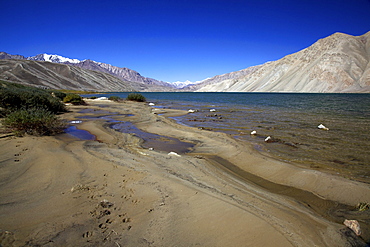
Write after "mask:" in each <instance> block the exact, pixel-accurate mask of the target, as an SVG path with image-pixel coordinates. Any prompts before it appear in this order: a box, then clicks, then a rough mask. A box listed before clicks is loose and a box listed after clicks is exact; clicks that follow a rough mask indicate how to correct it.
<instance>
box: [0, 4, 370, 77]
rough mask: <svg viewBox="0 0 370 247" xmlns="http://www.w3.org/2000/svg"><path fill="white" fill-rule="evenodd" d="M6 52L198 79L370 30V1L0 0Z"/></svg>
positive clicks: (0, 42)
mask: <svg viewBox="0 0 370 247" xmlns="http://www.w3.org/2000/svg"><path fill="white" fill-rule="evenodd" d="M0 9H1V14H0V23H1V25H0V33H1V38H0V51H5V52H8V53H10V54H20V55H24V56H34V55H37V54H40V53H48V54H58V55H62V56H65V57H69V58H77V59H80V60H83V59H92V60H95V61H98V62H104V63H109V64H112V65H115V66H118V67H127V68H130V69H133V70H136V71H138V72H139V73H140V74H141V75H143V76H146V77H151V78H155V79H158V80H163V81H168V82H173V81H185V80H191V81H197V80H202V79H205V78H207V77H212V76H215V75H219V74H224V73H228V72H232V71H237V70H240V69H244V68H247V67H249V66H253V65H258V64H262V63H265V62H267V61H273V60H277V59H280V58H282V57H284V56H285V55H288V54H291V53H294V52H297V51H299V50H301V49H304V48H306V47H308V46H310V45H311V44H313V43H314V42H316V41H317V40H318V39H320V38H324V37H327V36H329V35H331V34H333V33H335V32H343V33H347V34H351V35H355V36H358V35H362V34H364V33H366V32H368V31H370V0H294V1H293V0H276V1H274V0H270V1H266V0H254V1H247V0H244V1H239V0H222V1H221V0H209V1H208V0H189V1H181V0H171V1H169V0H150V1H149V0H131V1H125V0H121V1H110V0H104V1H103V0H99V1H95V0H89V1H79V0H73V1H70V0H27V1H24V0H11V1H10V0H0Z"/></svg>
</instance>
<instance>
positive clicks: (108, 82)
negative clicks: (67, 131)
mask: <svg viewBox="0 0 370 247" xmlns="http://www.w3.org/2000/svg"><path fill="white" fill-rule="evenodd" d="M0 79H1V80H6V81H10V82H16V83H20V84H24V85H30V86H38V87H42V88H51V89H68V90H83V91H100V92H108V91H111V92H114V91H116V92H117V91H150V90H151V89H152V88H151V89H149V86H148V85H146V84H144V83H137V82H130V81H122V80H121V79H119V78H117V77H115V76H112V75H110V74H107V73H102V72H97V71H92V70H87V69H82V68H79V67H76V66H71V65H67V64H58V63H50V62H40V61H32V60H23V59H22V60H20V59H1V60H0Z"/></svg>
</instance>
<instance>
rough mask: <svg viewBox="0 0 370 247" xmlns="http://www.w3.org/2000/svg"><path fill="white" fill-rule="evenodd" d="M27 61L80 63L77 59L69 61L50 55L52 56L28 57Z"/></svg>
mask: <svg viewBox="0 0 370 247" xmlns="http://www.w3.org/2000/svg"><path fill="white" fill-rule="evenodd" d="M27 60H36V61H46V62H52V63H67V62H68V63H79V62H81V61H80V60H78V59H71V58H66V57H63V56H59V55H52V54H45V53H44V54H39V55H36V56H33V57H28V58H27Z"/></svg>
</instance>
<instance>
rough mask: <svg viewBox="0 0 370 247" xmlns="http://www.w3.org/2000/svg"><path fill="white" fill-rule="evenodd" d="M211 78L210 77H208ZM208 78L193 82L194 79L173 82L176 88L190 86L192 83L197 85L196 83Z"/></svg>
mask: <svg viewBox="0 0 370 247" xmlns="http://www.w3.org/2000/svg"><path fill="white" fill-rule="evenodd" d="M207 79H209V78H207ZM207 79H204V80H201V81H196V82H192V81H189V80H187V81H175V82H172V83H171V84H172V85H174V86H175V87H176V88H184V87H186V86H190V85H195V84H199V83H201V82H203V81H205V80H207Z"/></svg>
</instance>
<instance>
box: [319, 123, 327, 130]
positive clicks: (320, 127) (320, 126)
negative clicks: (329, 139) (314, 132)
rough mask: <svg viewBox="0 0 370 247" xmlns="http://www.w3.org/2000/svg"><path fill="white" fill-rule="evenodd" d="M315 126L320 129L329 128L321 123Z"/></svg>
mask: <svg viewBox="0 0 370 247" xmlns="http://www.w3.org/2000/svg"><path fill="white" fill-rule="evenodd" d="M317 128H319V129H321V130H329V128H327V127H325V125H323V124H320V125H319V126H317Z"/></svg>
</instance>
